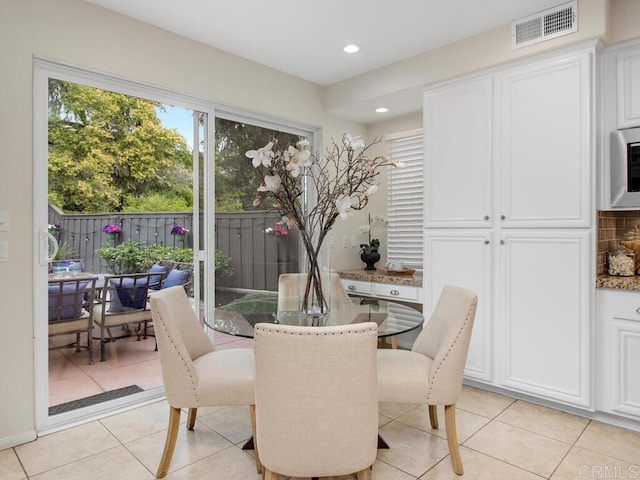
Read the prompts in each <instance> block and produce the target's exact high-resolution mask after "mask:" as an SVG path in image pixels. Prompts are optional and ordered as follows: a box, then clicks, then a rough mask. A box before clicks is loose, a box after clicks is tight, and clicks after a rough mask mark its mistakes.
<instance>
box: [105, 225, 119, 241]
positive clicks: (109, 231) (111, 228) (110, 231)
mask: <svg viewBox="0 0 640 480" xmlns="http://www.w3.org/2000/svg"><path fill="white" fill-rule="evenodd" d="M102 232H103V233H105V234H106V235H107V238H108V239H109V240H115V239H116V237H117V236H118V234H119V233H122V227H121V226H120V225H114V224H109V225H105V226H104V227H102Z"/></svg>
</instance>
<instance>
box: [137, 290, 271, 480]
mask: <svg viewBox="0 0 640 480" xmlns="http://www.w3.org/2000/svg"><path fill="white" fill-rule="evenodd" d="M149 301H150V303H151V314H152V317H153V325H154V331H155V335H156V340H157V342H158V351H159V353H160V365H161V368H162V379H163V381H164V388H165V391H166V394H167V402H168V403H169V428H168V431H167V438H166V441H165V445H164V451H163V453H162V459H161V460H160V465H159V466H158V471H157V473H156V476H157V477H158V478H162V477H164V476H165V475H166V474H167V471H168V469H169V465H170V463H171V458H172V457H173V451H174V449H175V445H176V439H177V436H178V428H179V424H180V409H182V408H188V409H189V416H188V417H187V429H189V430H193V428H194V425H195V421H196V413H197V409H198V407H212V406H226V405H247V406H249V407H250V412H251V419H252V420H251V426H252V429H253V430H254V431H253V433H254V438H255V428H254V426H255V421H254V419H255V407H254V406H255V401H254V381H255V365H254V355H253V349H250V348H234V349H226V350H215V348H214V346H213V344H212V343H211V340H209V337H207V335H206V334H205V332H204V330H203V329H202V327H201V325H200V323H199V322H198V318H197V317H196V315H195V313H194V311H193V308H192V307H191V303H190V302H189V298H188V297H187V294H186V292H185V290H184V288H183V287H182V286H175V287H170V288H167V289H163V290H159V291H157V292H155V293H152V294H151V296H150V300H149ZM256 468H257V470H258V473H261V472H262V467H261V465H260V459H259V458H258V452H257V450H256Z"/></svg>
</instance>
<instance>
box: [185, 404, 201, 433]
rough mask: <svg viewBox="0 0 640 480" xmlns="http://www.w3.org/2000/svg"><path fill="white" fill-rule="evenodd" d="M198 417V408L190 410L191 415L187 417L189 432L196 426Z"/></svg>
mask: <svg viewBox="0 0 640 480" xmlns="http://www.w3.org/2000/svg"><path fill="white" fill-rule="evenodd" d="M197 415H198V409H197V408H190V409H189V414H188V416H187V430H193V427H195V426H196V416H197Z"/></svg>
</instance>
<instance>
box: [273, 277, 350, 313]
mask: <svg viewBox="0 0 640 480" xmlns="http://www.w3.org/2000/svg"><path fill="white" fill-rule="evenodd" d="M322 275H323V277H322V282H323V284H322V285H323V290H325V287H324V286H325V285H327V286H329V287H330V288H329V295H330V299H329V305H330V306H331V309H336V308H339V307H340V305H342V303H343V302H345V301H350V300H349V295H347V291H346V290H345V289H344V287H343V286H342V282H341V281H340V276H339V275H338V274H337V273H334V272H332V273H325V274H322ZM306 282H307V274H306V273H283V274H281V275H280V277H278V311H292V310H297V309H298V302H299V301H300V299H301V298H302V296H303V295H304V290H305V285H306Z"/></svg>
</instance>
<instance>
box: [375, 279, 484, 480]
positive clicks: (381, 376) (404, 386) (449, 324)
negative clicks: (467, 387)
mask: <svg viewBox="0 0 640 480" xmlns="http://www.w3.org/2000/svg"><path fill="white" fill-rule="evenodd" d="M477 303H478V297H477V295H476V294H475V293H474V292H472V291H470V290H466V289H464V288H460V287H454V286H446V287H444V288H443V289H442V293H441V295H440V298H439V299H438V304H437V305H436V307H435V309H434V311H433V313H432V315H431V317H430V318H429V321H428V322H427V323H426V324H425V325H424V327H423V329H422V332H421V333H420V335H419V336H418V338H417V339H416V341H415V342H414V344H413V348H412V349H411V350H410V351H409V350H378V391H379V398H380V401H381V402H393V403H426V404H428V406H429V407H428V408H429V419H430V421H431V426H432V427H433V428H438V416H437V410H436V406H437V405H444V412H445V429H446V433H447V443H448V445H449V455H450V456H451V462H452V464H453V470H454V471H455V472H456V473H457V474H458V475H462V474H463V473H464V469H463V467H462V459H461V458H460V450H459V448H458V437H457V433H456V422H455V404H456V402H457V401H458V398H459V397H460V392H461V391H462V376H463V373H464V366H465V362H466V360H467V352H468V350H469V342H470V341H471V331H472V328H473V321H474V318H475V314H476V306H477Z"/></svg>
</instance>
